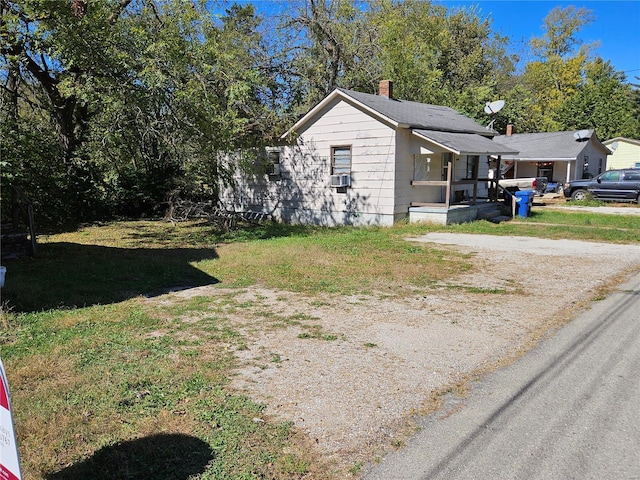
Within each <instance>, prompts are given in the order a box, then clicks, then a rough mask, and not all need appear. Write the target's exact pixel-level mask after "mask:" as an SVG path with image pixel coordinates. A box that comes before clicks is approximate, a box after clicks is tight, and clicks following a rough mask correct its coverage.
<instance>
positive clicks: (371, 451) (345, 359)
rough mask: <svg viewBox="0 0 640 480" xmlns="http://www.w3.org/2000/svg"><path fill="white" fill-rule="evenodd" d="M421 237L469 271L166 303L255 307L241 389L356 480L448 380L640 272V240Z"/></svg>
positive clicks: (244, 317)
mask: <svg viewBox="0 0 640 480" xmlns="http://www.w3.org/2000/svg"><path fill="white" fill-rule="evenodd" d="M412 241H416V239H414V240H412ZM417 241H423V242H435V243H439V244H440V245H441V246H442V245H445V247H443V248H451V249H455V250H457V251H463V252H466V253H473V255H472V257H471V259H470V262H472V263H473V264H474V267H475V268H474V269H473V273H469V274H467V275H465V276H464V277H462V279H461V280H459V281H457V283H454V284H439V285H436V286H435V287H433V288H431V289H429V290H413V291H404V292H401V293H402V294H401V295H396V294H397V293H399V292H389V294H390V295H384V294H382V293H381V294H379V295H368V296H364V295H362V296H359V295H358V296H339V295H325V296H322V297H313V298H309V297H306V296H303V295H298V294H293V293H289V292H281V291H280V292H277V291H272V290H267V289H263V288H252V289H250V290H247V291H234V290H229V289H224V288H220V287H216V286H211V287H200V288H196V289H191V290H185V291H182V292H175V293H172V294H170V295H168V296H165V297H162V298H161V299H160V301H167V300H169V301H170V299H171V297H172V296H173V297H177V298H184V297H186V296H193V295H204V296H217V295H229V294H233V295H234V299H235V300H236V301H238V302H245V303H246V304H248V305H251V308H247V309H242V310H241V311H235V312H233V313H232V314H231V315H230V316H229V318H230V321H231V322H232V323H233V326H234V328H235V329H237V330H239V331H240V332H242V333H243V334H244V335H245V337H246V348H243V349H238V350H237V351H236V355H237V357H238V359H239V360H240V363H241V367H240V368H239V369H238V371H237V372H236V373H237V375H236V376H235V378H234V380H233V382H232V385H231V387H232V388H234V389H237V390H239V391H242V392H244V393H245V394H247V395H249V396H250V397H252V398H253V399H255V400H257V401H260V402H263V403H265V404H266V405H267V414H268V415H270V416H273V417H274V418H277V419H279V420H287V421H291V422H293V423H294V424H295V426H296V427H297V429H299V431H301V432H303V433H304V435H306V436H307V438H308V439H310V440H311V442H312V443H313V444H315V446H316V448H317V451H318V452H319V453H320V454H321V456H322V457H323V458H324V459H326V460H327V462H329V463H328V465H331V467H330V468H331V470H330V471H331V472H332V473H329V471H327V475H326V477H325V478H331V477H336V478H338V477H339V478H346V477H348V476H350V475H354V476H356V475H357V473H355V472H356V471H357V468H354V466H357V465H359V464H361V463H363V462H367V461H371V460H372V459H374V458H375V456H377V455H382V454H383V452H384V451H385V450H387V449H389V448H392V447H394V446H396V447H397V446H399V445H401V443H402V441H403V439H405V438H406V435H407V434H408V433H409V432H410V431H411V425H412V423H411V420H412V418H415V415H416V414H421V413H425V412H428V411H429V410H430V409H432V408H434V406H435V407H437V399H438V398H439V397H440V396H441V395H442V394H443V393H444V392H446V391H447V390H448V389H450V388H452V387H454V386H457V387H464V386H465V383H466V382H468V381H469V379H471V378H474V376H476V375H479V374H481V373H484V372H486V371H490V370H493V369H495V368H497V367H498V366H499V365H501V364H504V363H505V362H508V361H509V360H510V359H514V358H517V357H518V356H519V355H520V354H521V353H522V352H524V351H526V350H527V349H529V348H531V347H532V346H534V345H535V344H536V342H537V341H538V340H539V339H540V338H541V337H542V336H543V335H545V334H546V332H549V331H551V330H553V329H554V328H557V327H558V326H561V325H563V324H564V323H566V322H567V321H569V320H570V318H571V317H572V315H574V314H575V310H576V309H577V308H581V307H584V306H585V305H586V304H587V303H588V301H589V300H590V299H592V298H594V297H595V296H597V295H599V294H600V292H601V290H602V288H604V287H606V286H607V285H610V284H611V283H612V282H615V280H616V278H617V276H620V275H622V274H624V273H625V272H626V273H628V272H630V271H637V270H638V269H639V268H640V249H639V248H638V247H637V246H620V245H601V244H593V243H586V242H575V241H570V242H568V241H564V240H562V241H558V240H540V239H528V238H527V239H525V238H521V237H489V236H477V235H452V234H430V235H428V236H425V237H422V238H420V239H418V240H417ZM446 245H448V246H446ZM613 258H616V259H617V261H616V262H615V263H614V262H613V261H612V260H613ZM621 258H622V259H624V260H622V261H621V260H620V259H621ZM267 318H271V319H273V318H279V319H285V320H286V321H283V322H280V323H278V324H277V326H274V325H276V322H274V321H273V320H271V321H269V322H267V321H266V320H265V319H267ZM350 471H352V473H349V472H350Z"/></svg>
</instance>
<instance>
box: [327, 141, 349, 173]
mask: <svg viewBox="0 0 640 480" xmlns="http://www.w3.org/2000/svg"><path fill="white" fill-rule="evenodd" d="M344 174H346V175H350V174H351V147H350V146H342V147H331V175H344Z"/></svg>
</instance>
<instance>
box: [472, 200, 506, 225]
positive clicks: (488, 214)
mask: <svg viewBox="0 0 640 480" xmlns="http://www.w3.org/2000/svg"><path fill="white" fill-rule="evenodd" d="M505 210H506V209H505V207H504V206H503V205H502V204H501V203H497V204H495V207H493V208H491V209H483V210H480V211H479V212H478V220H486V221H488V222H491V223H501V222H508V221H509V220H511V216H510V215H507V214H506V212H505Z"/></svg>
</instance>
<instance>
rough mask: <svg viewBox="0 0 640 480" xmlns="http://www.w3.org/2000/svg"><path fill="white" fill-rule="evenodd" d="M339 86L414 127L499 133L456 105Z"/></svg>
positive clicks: (390, 117)
mask: <svg viewBox="0 0 640 480" xmlns="http://www.w3.org/2000/svg"><path fill="white" fill-rule="evenodd" d="M338 90H339V91H340V92H342V93H343V94H345V95H347V96H348V97H351V98H353V99H354V100H356V101H357V102H359V103H361V104H363V105H365V106H366V107H368V108H370V109H371V110H375V111H376V112H378V113H379V114H381V115H383V116H385V117H387V118H389V119H390V120H393V121H394V122H397V123H399V124H403V125H408V126H409V127H410V128H421V129H426V130H438V131H446V132H459V133H477V134H479V135H484V136H493V135H495V134H496V132H494V131H493V130H490V129H487V128H485V127H484V126H482V125H480V124H479V123H477V122H476V121H475V120H473V119H471V118H469V117H467V116H466V115H463V114H461V113H458V112H457V111H455V110H454V109H453V108H449V107H443V106H441V105H429V104H426V103H419V102H410V101H407V100H397V99H395V98H388V97H384V96H381V95H372V94H370V93H362V92H356V91H353V90H346V89H342V88H339V89H338Z"/></svg>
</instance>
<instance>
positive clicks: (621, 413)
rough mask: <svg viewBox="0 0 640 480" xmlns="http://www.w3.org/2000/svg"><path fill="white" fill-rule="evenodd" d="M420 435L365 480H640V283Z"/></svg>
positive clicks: (427, 424)
mask: <svg viewBox="0 0 640 480" xmlns="http://www.w3.org/2000/svg"><path fill="white" fill-rule="evenodd" d="M420 427H421V430H420V432H419V433H418V434H417V435H416V436H415V437H414V438H412V439H411V441H409V442H408V444H407V445H406V447H404V448H403V449H401V450H399V451H397V452H394V453H392V454H390V455H388V456H386V457H385V458H383V459H382V461H381V462H380V463H378V464H375V465H372V466H370V467H369V469H368V471H367V473H366V475H365V477H364V478H365V480H401V479H412V480H413V479H421V480H422V479H448V480H454V479H528V480H532V479H581V480H584V479H640V275H637V276H635V277H634V278H633V279H632V280H631V281H630V282H628V283H626V284H624V285H621V286H619V287H618V288H617V289H616V290H615V291H614V292H613V293H612V294H611V295H610V296H608V297H607V298H606V299H605V300H602V301H599V302H595V303H594V304H593V306H592V308H591V309H590V310H589V311H587V312H585V313H584V314H582V315H581V316H579V317H578V318H576V319H575V320H574V321H572V322H571V323H570V324H569V325H567V326H566V327H564V328H563V329H562V330H560V331H559V332H557V333H556V334H555V335H553V336H552V337H550V338H548V339H547V340H545V341H543V342H542V343H541V344H540V345H539V346H538V347H537V348H535V349H534V350H532V351H531V352H529V353H528V354H527V355H525V356H524V357H522V358H521V359H520V360H519V361H518V362H516V363H515V364H513V365H512V366H510V367H508V368H505V369H502V370H499V371H497V372H495V373H494V374H492V375H490V376H488V377H486V378H485V379H482V380H481V381H478V382H477V383H475V384H474V385H473V388H472V390H471V392H470V394H469V395H468V396H467V398H464V399H455V398H451V399H449V400H447V402H446V404H445V406H444V408H443V409H442V410H441V411H440V412H438V413H437V414H435V415H432V416H430V417H427V418H425V419H423V420H422V422H421V423H420Z"/></svg>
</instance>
